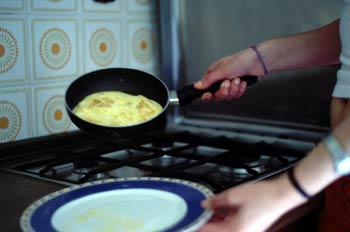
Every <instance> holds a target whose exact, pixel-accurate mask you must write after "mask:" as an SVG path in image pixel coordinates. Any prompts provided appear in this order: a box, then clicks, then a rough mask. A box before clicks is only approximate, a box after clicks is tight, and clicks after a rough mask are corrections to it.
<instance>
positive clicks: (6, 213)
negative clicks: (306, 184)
mask: <svg viewBox="0 0 350 232" xmlns="http://www.w3.org/2000/svg"><path fill="white" fill-rule="evenodd" d="M0 186H1V192H0V205H1V207H0V215H1V216H0V224H1V225H2V231H6V232H18V231H20V226H19V219H20V217H21V214H22V212H23V211H24V209H25V208H26V207H28V206H29V205H30V204H31V203H33V202H34V201H36V200H37V199H39V198H40V197H43V196H45V195H47V194H49V193H51V192H54V191H57V190H59V189H62V188H65V187H66V186H64V185H60V184H57V183H51V182H47V181H45V180H39V179H35V178H32V177H29V176H24V175H19V174H16V173H11V172H7V171H1V170H0ZM321 200H322V195H318V196H316V197H315V198H313V199H312V200H311V201H309V202H308V203H307V204H305V205H302V206H300V207H298V208H297V209H295V210H293V211H291V212H289V213H287V214H286V215H284V216H283V217H282V218H281V219H280V220H279V221H277V222H276V223H275V224H274V225H273V226H272V228H271V229H270V230H269V232H289V231H300V228H303V229H305V228H306V226H307V227H308V228H312V227H313V226H314V224H315V221H316V218H315V214H317V211H318V209H319V207H320V206H321V203H320V202H321ZM311 212H314V213H311ZM307 231H312V229H310V230H309V229H307Z"/></svg>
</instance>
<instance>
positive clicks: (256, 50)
mask: <svg viewBox="0 0 350 232" xmlns="http://www.w3.org/2000/svg"><path fill="white" fill-rule="evenodd" d="M250 48H251V49H253V50H254V52H255V53H256V55H257V56H258V59H259V62H260V65H261V67H262V68H263V70H264V75H266V74H268V73H269V71H268V70H267V67H266V64H265V62H264V60H263V58H262V56H261V53H260V52H259V50H258V49H257V48H256V46H251V47H250Z"/></svg>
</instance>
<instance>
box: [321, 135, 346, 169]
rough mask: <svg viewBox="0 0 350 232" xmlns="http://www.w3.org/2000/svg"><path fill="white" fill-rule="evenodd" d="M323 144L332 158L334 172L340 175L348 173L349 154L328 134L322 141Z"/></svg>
mask: <svg viewBox="0 0 350 232" xmlns="http://www.w3.org/2000/svg"><path fill="white" fill-rule="evenodd" d="M323 142H324V144H325V146H326V148H327V150H328V151H329V154H330V155H331V157H332V160H333V165H334V170H335V172H336V173H338V174H340V175H347V174H349V173H350V152H346V151H345V150H344V149H343V148H342V146H341V145H340V143H339V141H338V139H337V138H336V137H334V135H332V134H330V135H329V136H328V137H327V138H325V139H324V141H323Z"/></svg>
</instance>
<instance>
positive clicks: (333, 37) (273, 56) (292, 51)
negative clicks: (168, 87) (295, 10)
mask: <svg viewBox="0 0 350 232" xmlns="http://www.w3.org/2000/svg"><path fill="white" fill-rule="evenodd" d="M257 49H258V50H259V52H260V53H261V55H262V59H263V60H264V62H265V63H266V66H267V69H268V70H269V71H270V72H271V71H276V70H285V69H300V68H307V67H311V66H320V65H330V64H335V63H339V55H340V51H341V43H340V37H339V20H336V21H334V22H332V23H330V24H328V25H326V26H323V27H321V28H318V29H315V30H312V31H308V32H304V33H300V34H295V35H290V36H285V37H281V38H276V39H272V40H268V41H265V42H262V43H260V44H258V45H257ZM244 75H255V76H260V77H262V76H264V71H263V68H262V66H261V64H260V63H259V60H258V58H257V55H256V54H255V52H254V51H253V50H252V49H251V48H247V49H244V50H242V51H239V52H237V53H234V54H232V55H229V56H226V57H224V58H221V59H219V60H218V61H216V62H214V63H213V64H212V65H210V66H209V68H208V70H207V72H206V73H205V75H204V76H203V78H202V79H201V80H200V81H198V82H197V83H196V84H195V87H196V88H198V89H206V88H208V87H209V86H210V85H211V84H212V83H215V82H217V81H220V80H225V81H223V83H222V85H221V88H220V90H219V91H217V92H216V94H215V99H216V100H231V99H234V98H239V97H241V96H242V95H243V93H244V92H245V88H246V83H245V82H240V80H239V78H237V77H240V76H244ZM213 98H214V96H213V95H212V94H211V93H205V94H204V95H203V96H202V100H204V101H208V100H211V99H213Z"/></svg>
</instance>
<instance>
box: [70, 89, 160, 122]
mask: <svg viewBox="0 0 350 232" xmlns="http://www.w3.org/2000/svg"><path fill="white" fill-rule="evenodd" d="M162 110H163V108H162V106H161V105H160V104H159V103H157V102H156V101H153V100H151V99H148V98H146V97H144V96H143V95H131V94H127V93H124V92H121V91H105V92H97V93H93V94H91V95H88V96H87V97H85V98H84V99H83V100H82V101H81V102H79V104H78V105H77V106H76V107H75V108H74V109H73V112H74V114H75V115H77V116H78V117H80V118H81V119H83V120H85V121H88V122H90V123H94V124H98V125H102V126H112V127H124V126H131V125H135V124H140V123H143V122H146V121H148V120H150V119H152V118H154V117H155V116H157V115H159V114H160V113H161V112H162Z"/></svg>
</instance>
